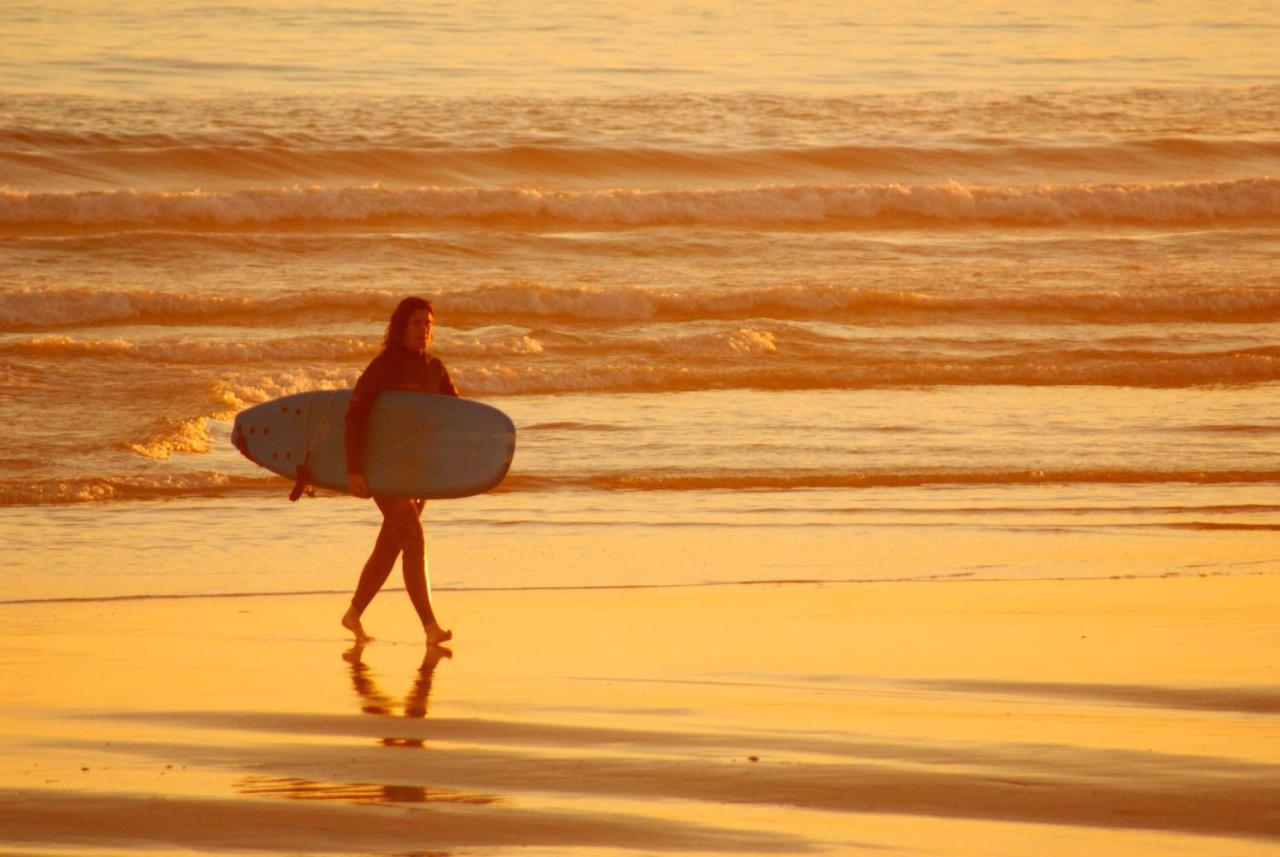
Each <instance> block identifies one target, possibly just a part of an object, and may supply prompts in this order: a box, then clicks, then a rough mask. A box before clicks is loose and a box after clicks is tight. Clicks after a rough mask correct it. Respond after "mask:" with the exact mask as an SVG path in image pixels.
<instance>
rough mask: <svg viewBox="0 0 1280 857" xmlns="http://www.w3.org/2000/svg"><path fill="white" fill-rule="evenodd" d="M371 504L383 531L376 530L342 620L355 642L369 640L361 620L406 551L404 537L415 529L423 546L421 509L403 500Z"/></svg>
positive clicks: (381, 499)
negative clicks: (374, 508)
mask: <svg viewBox="0 0 1280 857" xmlns="http://www.w3.org/2000/svg"><path fill="white" fill-rule="evenodd" d="M373 500H374V502H375V503H377V504H378V509H380V510H381V511H382V528H381V529H380V530H378V539H377V541H375V542H374V544H373V551H372V552H371V553H370V554H369V559H367V560H366V561H365V564H364V568H363V569H361V571H360V581H359V583H357V584H356V591H355V594H354V595H352V596H351V607H350V609H348V610H347V614H346V615H345V616H343V617H342V625H343V627H345V628H347V629H348V630H349V631H351V632H352V633H354V634H355V635H356V639H357V640H369V639H372V638H371V637H369V635H368V634H366V633H365V632H364V628H363V627H361V625H360V617H361V616H362V615H363V614H364V611H365V609H366V608H367V607H368V606H369V602H371V601H373V597H374V596H375V595H377V594H378V591H379V590H380V589H382V585H383V584H384V583H386V582H387V577H389V576H390V574H391V569H392V568H393V567H394V566H395V564H396V557H397V556H399V555H400V552H401V551H402V550H403V549H404V547H405V540H406V537H411V534H412V531H413V530H414V529H415V528H416V529H417V531H418V542H419V543H421V542H422V524H421V523H420V522H419V521H418V515H420V514H422V509H421V508H420V507H419V506H417V505H416V504H415V503H414V501H413V500H410V499H408V498H405V497H374V498H373Z"/></svg>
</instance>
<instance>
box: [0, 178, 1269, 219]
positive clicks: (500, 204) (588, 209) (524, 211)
mask: <svg viewBox="0 0 1280 857" xmlns="http://www.w3.org/2000/svg"><path fill="white" fill-rule="evenodd" d="M1277 221H1280V179H1274V178H1250V179H1239V180H1236V181H1198V182H1171V183H1144V184H1126V183H1099V184H1062V185H1044V186H1033V187H994V186H984V185H963V184H960V183H957V182H949V183H945V184H927V185H904V184H819V185H812V184H809V185H806V184H800V185H768V186H760V187H753V188H720V189H691V190H683V189H682V190H631V189H611V190H582V191H572V190H544V189H537V188H527V187H520V188H511V189H489V188H479V187H466V188H446V187H419V188H413V189H406V190H398V189H393V188H389V187H381V186H377V185H372V186H351V187H341V188H328V187H296V186H295V187H264V188H255V189H249V190H239V191H227V192H215V191H203V190H191V191H185V192H165V191H144V190H135V189H129V190H116V191H76V192H49V193H35V192H29V191H20V190H12V189H5V190H3V191H0V223H4V224H7V225H9V226H10V227H15V228H22V227H28V228H39V229H46V230H47V229H77V228H93V227H113V228H115V227H130V226H136V227H148V228H154V227H157V226H168V227H191V228H245V227H252V228H255V229H262V228H264V227H268V226H280V227H288V226H290V225H292V224H334V225H343V224H369V223H381V224H387V223H397V222H421V223H430V224H475V225H486V224H493V225H502V224H508V223H510V224H520V225H525V226H539V225H546V226H570V227H581V228H622V227H645V226H662V225H704V226H726V227H732V226H754V227H759V228H770V227H777V228H800V227H804V228H837V229H843V228H858V227H895V226H914V227H928V226H964V225H974V224H991V225H1005V226H1062V225H1070V224H1108V223H1126V224H1146V225H1212V224H1239V223H1274V222H1277Z"/></svg>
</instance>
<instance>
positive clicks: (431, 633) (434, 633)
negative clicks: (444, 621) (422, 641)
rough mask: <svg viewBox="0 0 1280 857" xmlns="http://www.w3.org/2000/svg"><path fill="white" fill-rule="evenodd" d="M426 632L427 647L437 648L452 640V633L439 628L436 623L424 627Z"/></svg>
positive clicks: (438, 624)
mask: <svg viewBox="0 0 1280 857" xmlns="http://www.w3.org/2000/svg"><path fill="white" fill-rule="evenodd" d="M426 631H427V645H428V646H438V645H440V644H441V643H447V642H449V641H450V640H452V639H453V632H452V631H446V630H445V629H444V628H441V627H440V623H438V622H432V623H431V624H430V625H428V626H427V627H426Z"/></svg>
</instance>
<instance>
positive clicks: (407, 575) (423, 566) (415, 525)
mask: <svg viewBox="0 0 1280 857" xmlns="http://www.w3.org/2000/svg"><path fill="white" fill-rule="evenodd" d="M410 503H411V504H412V506H413V509H414V513H415V514H414V515H413V521H412V524H409V525H406V527H405V538H404V558H403V560H402V564H403V569H404V588H405V591H406V592H408V593H409V600H410V601H412V602H413V608H414V609H415V610H417V611H418V618H419V619H420V620H421V621H422V629H423V630H424V631H426V633H427V642H428V643H443V642H445V641H446V640H448V639H450V638H451V637H452V636H453V634H452V633H450V632H449V631H446V630H444V629H443V628H441V627H440V624H439V623H438V622H437V621H436V614H435V611H433V610H432V609H431V582H430V581H429V580H428V579H427V541H426V536H424V535H423V532H422V520H421V519H422V509H423V507H424V506H425V505H426V501H425V500H411V501H410Z"/></svg>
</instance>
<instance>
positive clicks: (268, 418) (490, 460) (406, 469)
mask: <svg viewBox="0 0 1280 857" xmlns="http://www.w3.org/2000/svg"><path fill="white" fill-rule="evenodd" d="M350 401H351V390H317V391H314V392H310V393H297V394H295V395H292V396H285V397H283V398H280V399H274V400H272V401H270V402H263V403H262V404H259V405H254V406H253V407H251V408H246V409H245V410H243V411H241V412H240V413H239V414H237V415H236V419H235V424H234V426H233V427H232V430H231V439H232V442H233V443H234V444H235V446H236V448H237V449H239V450H240V452H241V453H242V454H243V455H244V456H245V457H246V458H248V459H249V460H250V461H252V462H254V463H255V464H259V465H261V466H263V467H265V468H266V469H268V470H270V471H272V472H273V473H278V474H280V475H281V476H286V477H288V478H289V479H299V475H298V467H299V466H305V467H306V469H307V473H306V474H305V479H300V480H299V484H300V485H301V482H302V481H305V482H306V483H308V484H311V485H315V486H317V487H320V488H328V489H330V490H333V491H346V490H347V459H346V425H345V423H346V413H347V404H348V403H349V402H350ZM515 450H516V429H515V426H514V425H513V424H512V422H511V419H510V418H509V417H507V415H506V414H504V413H503V412H502V411H500V410H498V409H497V408H494V407H492V406H490V405H486V404H484V403H482V402H477V401H474V400H472V399H459V398H455V397H453V396H438V395H434V394H431V393H415V392H409V391H405V390H386V391H383V392H382V393H379V394H378V398H377V399H375V400H374V403H373V410H372V412H371V413H370V414H369V425H368V429H367V431H366V434H365V468H364V471H365V481H366V482H368V484H369V490H370V492H371V493H372V494H373V495H374V496H380V497H421V498H426V499H444V498H449V497H467V496H470V495H472V494H480V493H482V492H484V491H488V490H489V489H491V488H493V487H494V486H496V485H497V484H498V483H499V482H501V481H502V478H503V477H504V476H506V475H507V470H508V469H509V468H510V467H511V460H512V458H513V457H514V456H515ZM296 493H297V491H295V496H296Z"/></svg>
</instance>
